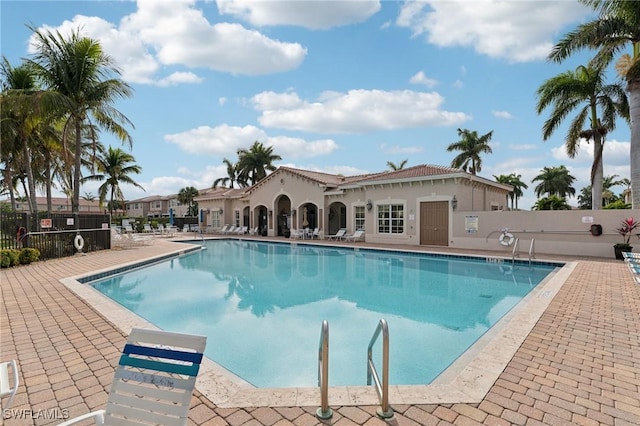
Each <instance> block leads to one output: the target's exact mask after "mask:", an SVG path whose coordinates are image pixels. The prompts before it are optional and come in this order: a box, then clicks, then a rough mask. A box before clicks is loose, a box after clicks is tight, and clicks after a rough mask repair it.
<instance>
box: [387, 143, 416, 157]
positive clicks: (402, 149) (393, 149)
mask: <svg viewBox="0 0 640 426" xmlns="http://www.w3.org/2000/svg"><path fill="white" fill-rule="evenodd" d="M380 150H381V151H382V152H384V153H385V154H389V155H395V154H417V153H420V152H423V151H424V148H423V147H420V146H397V145H396V146H387V145H386V144H382V145H380Z"/></svg>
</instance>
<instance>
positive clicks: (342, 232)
mask: <svg viewBox="0 0 640 426" xmlns="http://www.w3.org/2000/svg"><path fill="white" fill-rule="evenodd" d="M346 233H347V228H340V229H338V232H336V233H335V234H333V235H327V239H329V240H336V241H337V240H340V239H342V237H344V235H345V234H346Z"/></svg>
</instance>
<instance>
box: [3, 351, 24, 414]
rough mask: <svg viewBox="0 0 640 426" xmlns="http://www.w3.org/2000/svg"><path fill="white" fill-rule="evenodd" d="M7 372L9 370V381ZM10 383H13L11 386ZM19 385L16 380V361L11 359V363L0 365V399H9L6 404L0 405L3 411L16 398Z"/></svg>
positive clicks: (6, 362)
mask: <svg viewBox="0 0 640 426" xmlns="http://www.w3.org/2000/svg"><path fill="white" fill-rule="evenodd" d="M9 370H11V376H12V377H13V378H12V379H11V381H10V379H9ZM11 383H13V385H11ZM19 384H20V380H19V379H18V367H17V365H16V360H15V359H12V360H11V361H5V362H2V363H0V398H4V397H6V396H8V397H9V400H8V401H7V403H6V404H2V403H0V406H1V407H2V408H3V409H5V410H6V409H7V408H9V407H10V406H11V403H12V402H13V397H14V396H16V393H17V392H18V385H19Z"/></svg>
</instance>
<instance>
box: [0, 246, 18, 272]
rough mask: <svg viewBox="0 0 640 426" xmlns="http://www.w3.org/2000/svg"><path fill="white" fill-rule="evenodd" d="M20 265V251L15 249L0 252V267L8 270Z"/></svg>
mask: <svg viewBox="0 0 640 426" xmlns="http://www.w3.org/2000/svg"><path fill="white" fill-rule="evenodd" d="M19 264H20V251H19V250H16V249H5V250H1V251H0V266H1V267H3V268H9V267H11V266H16V265H19Z"/></svg>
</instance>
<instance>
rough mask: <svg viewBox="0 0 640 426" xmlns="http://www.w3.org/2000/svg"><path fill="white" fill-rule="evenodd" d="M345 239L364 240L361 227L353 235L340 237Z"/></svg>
mask: <svg viewBox="0 0 640 426" xmlns="http://www.w3.org/2000/svg"><path fill="white" fill-rule="evenodd" d="M342 239H343V240H345V241H353V242H355V241H362V240H364V231H363V230H362V229H358V230H357V231H356V232H354V233H353V235H345V236H343V237H342Z"/></svg>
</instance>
